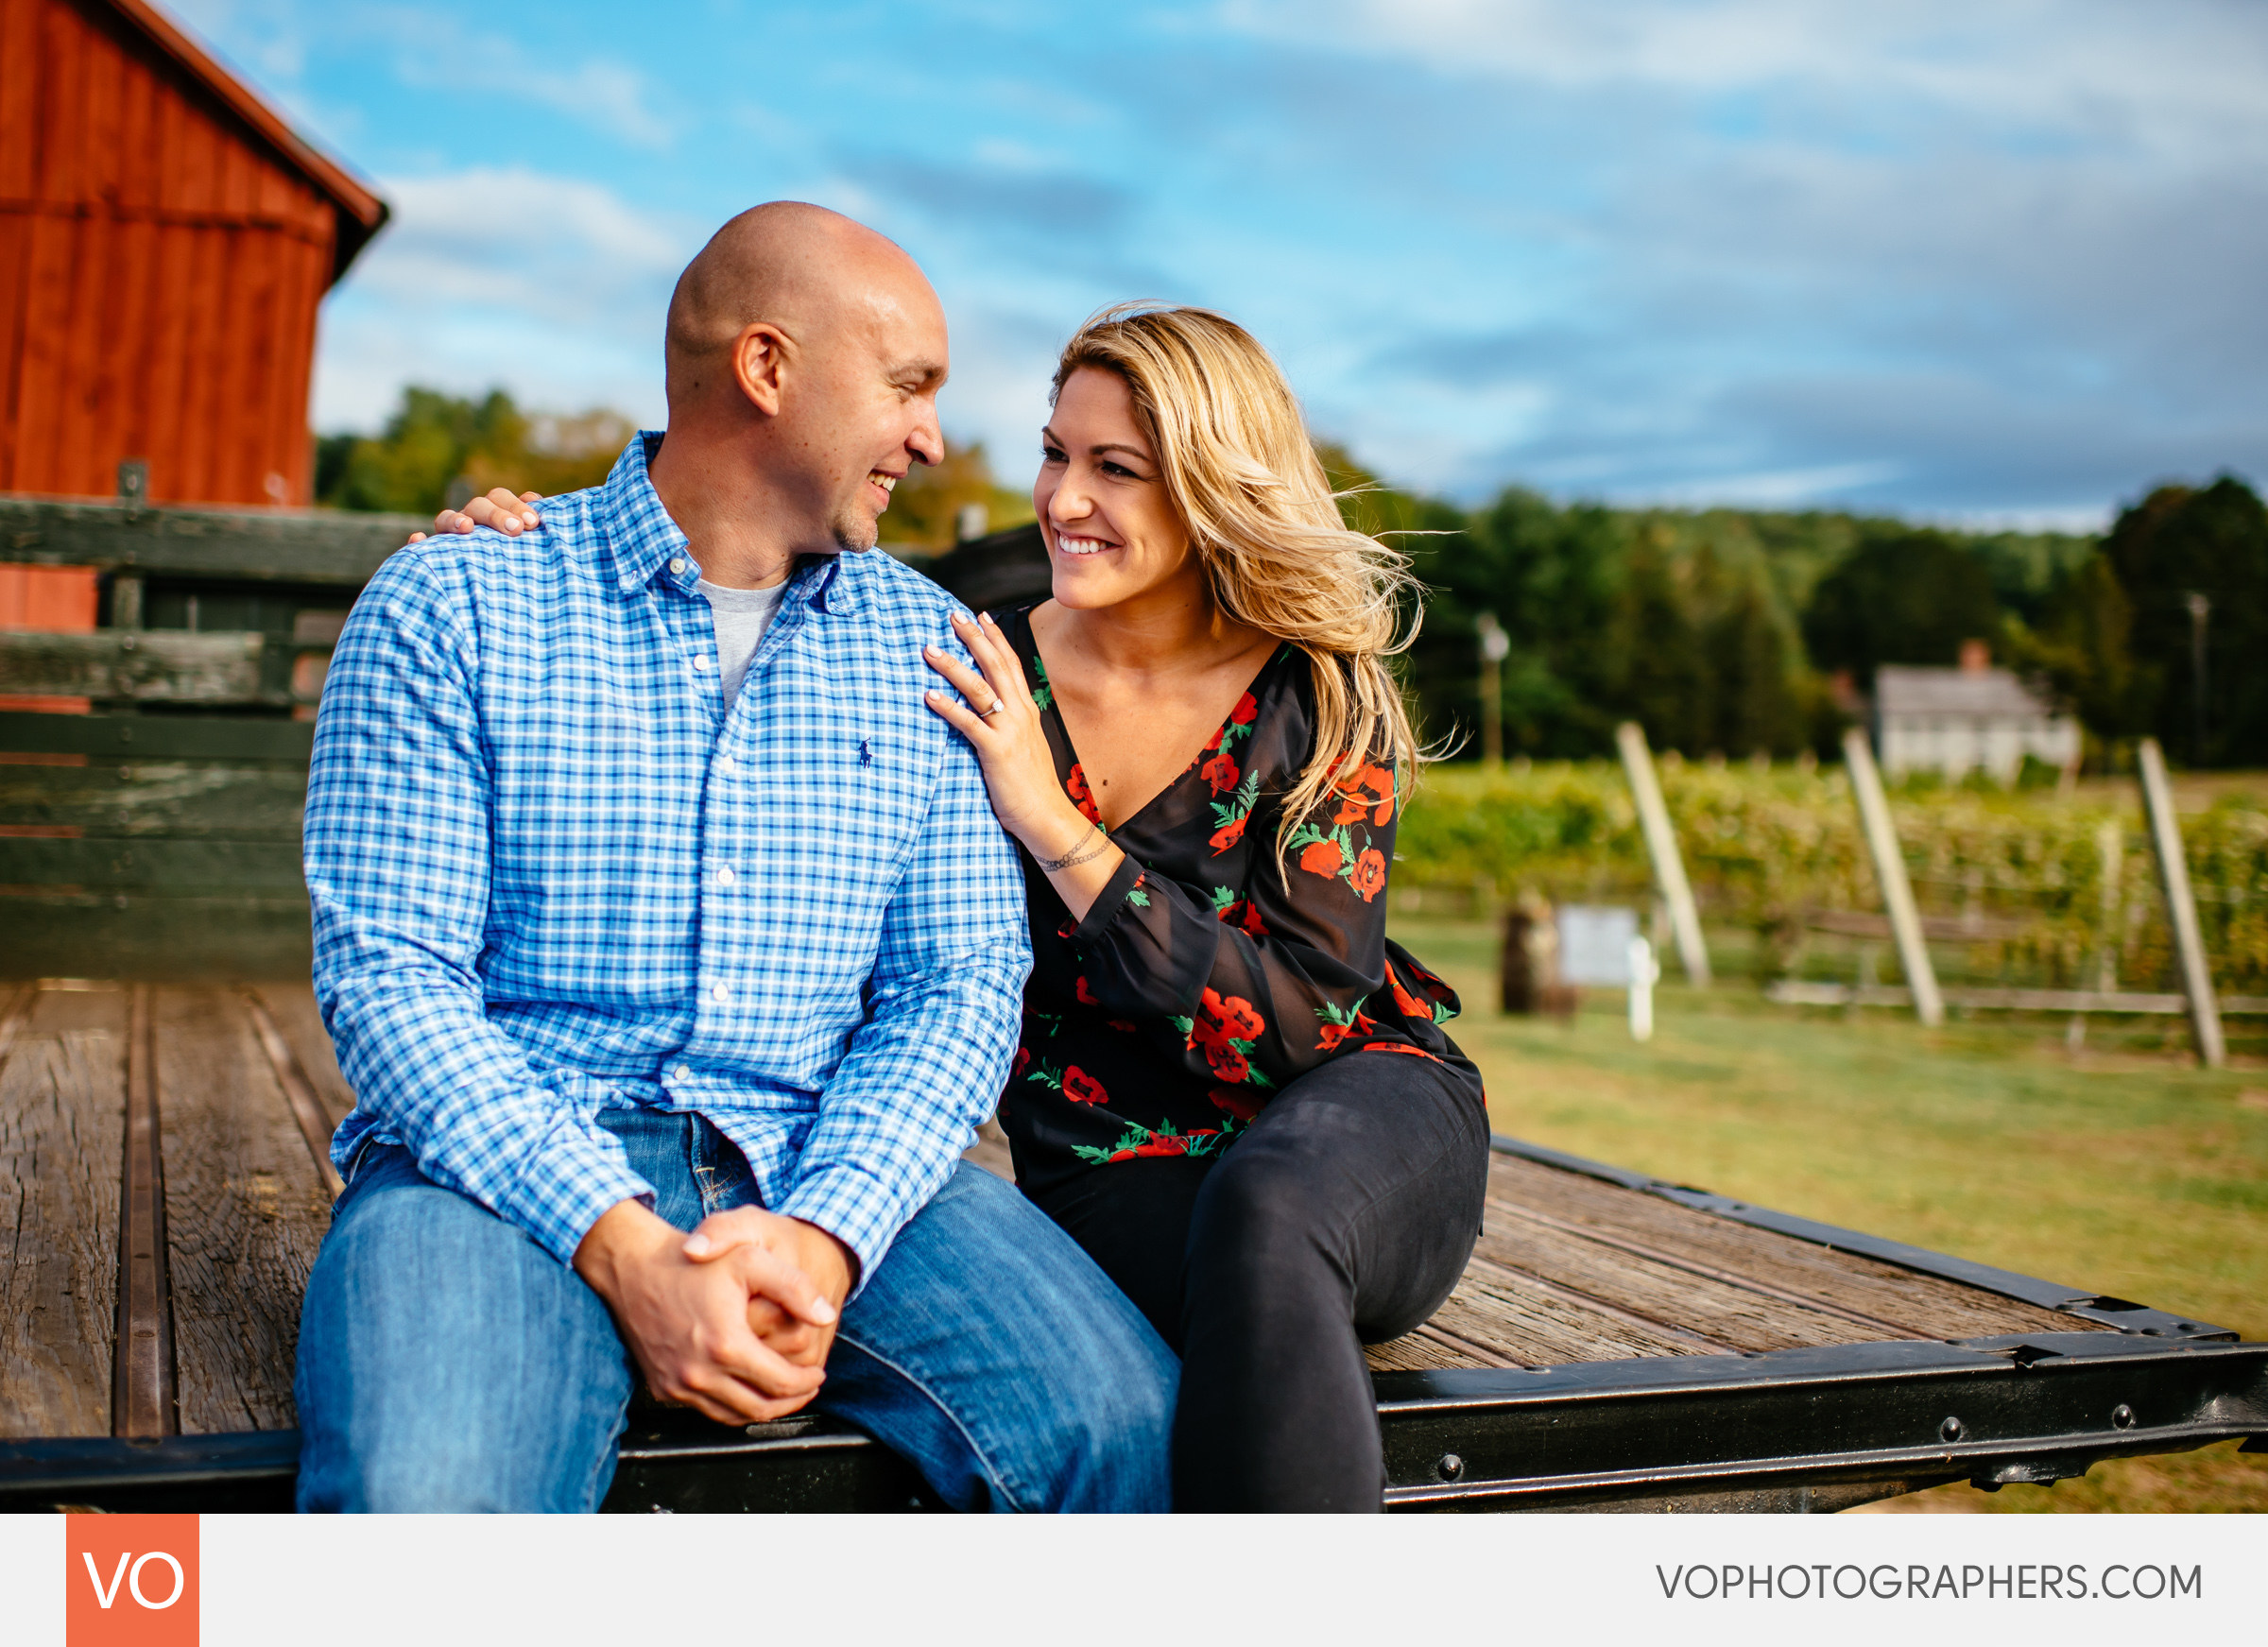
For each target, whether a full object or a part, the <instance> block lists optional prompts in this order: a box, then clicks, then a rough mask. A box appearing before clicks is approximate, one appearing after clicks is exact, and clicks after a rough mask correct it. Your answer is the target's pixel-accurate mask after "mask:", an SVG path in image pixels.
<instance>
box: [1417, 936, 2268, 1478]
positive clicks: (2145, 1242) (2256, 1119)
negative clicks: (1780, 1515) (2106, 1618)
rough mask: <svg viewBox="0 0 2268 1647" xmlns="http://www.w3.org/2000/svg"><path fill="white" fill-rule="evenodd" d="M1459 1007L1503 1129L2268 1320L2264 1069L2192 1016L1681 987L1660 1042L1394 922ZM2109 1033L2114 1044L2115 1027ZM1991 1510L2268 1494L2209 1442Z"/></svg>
mask: <svg viewBox="0 0 2268 1647" xmlns="http://www.w3.org/2000/svg"><path fill="white" fill-rule="evenodd" d="M1394 930H1395V936H1396V937H1397V938H1398V939H1399V940H1400V942H1402V943H1404V944H1406V945H1407V946H1408V947H1409V948H1410V949H1411V951H1412V952H1414V953H1416V954H1417V956H1418V958H1419V959H1421V960H1423V961H1425V962H1426V963H1427V964H1428V965H1430V966H1433V967H1435V969H1438V970H1440V971H1441V972H1442V973H1443V974H1444V975H1445V976H1446V977H1447V978H1448V979H1449V980H1450V982H1451V983H1452V984H1453V985H1454V986H1456V987H1457V989H1458V991H1459V992H1460V993H1461V994H1462V995H1463V997H1464V999H1465V1002H1466V1006H1467V1011H1466V1015H1465V1017H1463V1018H1462V1019H1460V1020H1458V1021H1457V1022H1456V1024H1455V1025H1453V1026H1452V1034H1453V1035H1455V1036H1456V1038H1457V1039H1458V1042H1459V1044H1460V1045H1462V1046H1463V1047H1464V1048H1465V1050H1466V1051H1467V1052H1468V1053H1469V1054H1470V1055H1471V1056H1472V1057H1473V1059H1474V1060H1475V1061H1476V1062H1477V1063H1478V1064H1479V1065H1480V1066H1481V1070H1482V1072H1483V1073H1484V1075H1485V1076H1486V1080H1487V1085H1488V1100H1489V1110H1490V1113H1491V1115H1492V1117H1493V1119H1494V1122H1495V1124H1496V1127H1497V1129H1498V1130H1499V1131H1501V1132H1506V1133H1510V1134H1512V1135H1513V1136H1515V1137H1518V1138H1522V1139H1526V1140H1528V1141H1532V1142H1536V1143H1541V1144H1546V1145H1549V1146H1550V1147H1552V1148H1555V1149H1562V1150H1568V1151H1571V1152H1572V1153H1574V1154H1576V1155H1582V1156H1589V1157H1591V1158H1595V1159H1599V1160H1604V1161H1611V1162H1613V1163H1614V1164H1616V1165H1618V1166H1624V1167H1633V1168H1637V1169H1639V1170H1641V1171H1644V1172H1648V1173H1652V1174H1655V1175H1658V1176H1661V1177H1665V1178H1671V1179H1675V1180H1676V1181H1679V1182H1683V1183H1688V1184H1693V1185H1697V1186H1699V1187H1702V1188H1705V1189H1710V1190H1714V1191H1717V1192H1722V1193H1726V1194H1730V1195H1735V1196H1738V1197H1740V1198H1742V1199H1744V1200H1749V1201H1753V1202H1756V1203H1757V1204H1759V1205H1761V1206H1765V1207H1772V1208H1777V1209H1779V1210H1783V1211H1788V1212H1795V1213H1801V1214H1803V1215H1804V1216H1807V1217H1812V1218H1817V1219H1821V1220H1823V1221H1825V1222H1827V1223H1830V1224H1840V1225H1845V1226H1848V1227H1853V1228H1857V1229H1863V1230H1866V1231H1869V1232H1870V1233H1873V1234H1877V1235H1886V1236H1891V1237H1894V1238H1896V1239H1898V1240H1900V1241H1906V1242H1911V1243H1914V1244H1916V1245H1920V1246H1926V1247H1933V1248H1936V1249H1938V1250H1940V1251H1944V1252H1951V1253H1957V1254H1959V1255H1961V1256H1962V1257H1964V1258H1969V1259H1975V1260H1979V1261H1983V1262H1986V1263H1991V1264H1997V1265H2000V1266H2002V1267H2003V1268H2006V1269H2012V1270H2019V1271H2021V1272H2023V1273H2024V1274H2027V1275H2034V1276H2041V1277H2045V1278H2050V1279H2053V1280H2057V1281H2063V1282H2068V1283H2070V1285H2071V1286H2072V1287H2073V1288H2074V1289H2075V1290H2077V1291H2081V1292H2088V1293H2108V1294H2113V1295H2118V1296H2121V1297H2127V1298H2133V1299H2136V1300H2138V1301H2139V1302H2142V1303H2146V1304H2152V1305H2155V1306H2156V1307H2158V1308H2160V1309H2164V1310H2170V1311H2173V1312H2180V1313H2186V1314H2190V1315H2192V1316H2194V1317H2195V1318H2197V1319H2200V1320H2204V1321H2209V1322H2213V1323H2215V1324H2217V1325H2220V1326H2223V1327H2228V1328H2233V1329H2235V1330H2238V1331H2240V1332H2241V1333H2242V1335H2243V1336H2244V1337H2246V1338H2258V1339H2268V1217H2263V1212H2268V1092H2264V1091H2263V1090H2262V1089H2264V1088H2268V1072H2263V1069H2262V1067H2261V1065H2260V1063H2259V1060H2256V1059H2240V1060H2238V1063H2239V1065H2240V1066H2241V1067H2238V1068H2234V1069H2230V1070H2224V1071H2217V1072H2207V1071H2201V1070H2198V1069H2195V1068H2194V1067H2192V1066H2191V1064H2190V1062H2189V1061H2188V1059H2187V1056H2186V1054H2184V1053H2183V1052H2182V1051H2181V1050H2180V1047H2181V1040H2180V1037H2179V1035H2178V1032H2176V1033H2175V1034H2174V1035H2173V1038H2172V1039H2171V1042H2170V1044H2169V1043H2168V1040H2167V1038H2166V1037H2165V1036H2164V1035H2163V1034H2162V1033H2161V1032H2160V1030H2159V1029H2157V1028H2148V1029H2145V1030H2143V1031H2140V1032H2139V1033H2138V1032H2127V1033H2125V1034H2123V1035H2121V1036H2114V1037H2105V1035H2103V1034H2101V1033H2097V1034H2096V1035H2095V1036H2094V1044H2093V1045H2092V1046H2091V1047H2090V1048H2088V1049H2082V1050H2081V1051H2079V1052H2077V1053H2074V1052H2073V1051H2072V1050H2071V1049H2070V1048H2069V1047H2067V1045H2066V1044H2065V1041H2064V1021H2062V1020H2060V1019H2058V1020H2047V1019H2023V1020H2014V1021H2007V1020H2003V1021H1989V1022H1964V1021H1956V1022H1954V1023H1951V1024H1949V1025H1947V1026H1946V1027H1945V1028H1943V1029H1941V1030H1935V1031H1929V1030H1924V1029H1922V1028H1921V1027H1920V1026H1919V1025H1917V1024H1916V1023H1915V1022H1914V1021H1912V1019H1911V1018H1908V1017H1903V1016H1900V1015H1895V1014H1891V1013H1887V1012H1882V1013H1876V1012H1868V1013H1864V1014H1861V1015H1856V1016H1852V1015H1847V1014H1845V1013H1843V1012H1840V1011H1803V1010H1798V1009H1792V1008H1785V1007H1776V1006H1773V1005H1771V1004H1768V1003H1766V1002H1764V1001H1763V1000H1762V999H1761V997H1760V996H1759V995H1758V994H1757V993H1756V991H1755V990H1754V989H1753V987H1751V986H1745V985H1741V984H1728V985H1722V986H1719V987H1718V988H1716V989H1714V990H1710V991H1707V992H1703V991H1699V990H1693V989H1688V988H1684V987H1681V986H1675V985H1673V986H1666V987H1664V988H1663V989H1661V990H1660V991H1659V992H1658V997H1657V1003H1658V1004H1657V1018H1658V1028H1657V1032H1656V1035H1655V1038H1654V1039H1653V1040H1652V1041H1651V1042H1650V1043H1648V1044H1646V1045H1644V1046H1640V1045H1638V1044H1637V1043H1635V1042H1633V1041H1632V1040H1631V1039H1630V1038H1629V1034H1628V1032H1627V1030H1626V1028H1625V1027H1624V1022H1623V1017H1622V1013H1623V1003H1622V995H1621V993H1620V991H1610V990H1595V991H1589V992H1588V994H1589V1000H1588V1001H1587V1002H1586V1005H1585V1009H1584V1010H1583V1011H1582V1012H1580V1013H1579V1014H1578V1015H1577V1016H1576V1018H1575V1020H1574V1021H1573V1022H1572V1024H1561V1023H1559V1022H1556V1021H1551V1020H1543V1019H1522V1018H1507V1017H1505V1016H1503V1015H1502V1014H1501V1013H1499V1012H1497V1011H1496V1010H1495V1007H1494V1002H1495V995H1496V991H1495V986H1494V977H1495V952H1494V947H1493V934H1492V932H1491V931H1490V929H1489V928H1488V927H1486V926H1485V925H1483V924H1481V923H1478V922H1450V921H1431V920H1418V919H1415V918H1405V919H1398V920H1397V921H1396V923H1395V929H1394ZM2106 1039H2107V1040H2108V1041H2109V1043H2110V1044H2108V1045H2105V1044H2104V1043H2105V1040H2106ZM1956 1491H1957V1492H1958V1493H1962V1494H1967V1496H1968V1497H1969V1498H1971V1499H1974V1500H1975V1501H1976V1502H1977V1504H1978V1505H1979V1506H1980V1507H1989V1508H1993V1509H2021V1508H2029V1507H2038V1508H2047V1509H2119V1508H2173V1507H2197V1508H2204V1507H2216V1508H2246V1509H2268V1458H2263V1457H2261V1456H2260V1455H2258V1454H2252V1455H2246V1456H2245V1457H2243V1458H2242V1459H2240V1458H2238V1457H2237V1456H2236V1455H2235V1454H2234V1453H2233V1451H2231V1450H2229V1449H2227V1448H2218V1449H2213V1450H2208V1451H2207V1452H2203V1453H2199V1454H2195V1455H2193V1456H2192V1457H2191V1458H2189V1459H2186V1460H2155V1461H2141V1460H2138V1461H2131V1462H2126V1463H2119V1464H2110V1465H2104V1466H2099V1467H2097V1468H2096V1470H2095V1472H2094V1474H2093V1475H2092V1476H2090V1477H2089V1478H2088V1481H2087V1482H2085V1483H2069V1484H2065V1485H2064V1486H2063V1487H2061V1488H2059V1489H2056V1490H2054V1491H2053V1492H2051V1491H2050V1490H2049V1489H2046V1488H2038V1487H2033V1488H2014V1487H2012V1488H2008V1489H2005V1490H2004V1491H2002V1492H2001V1493H1999V1494H1996V1495H1993V1496H1992V1497H1990V1498H1986V1497H1985V1496H1984V1495H1983V1494H1977V1493H1973V1492H1970V1490H1969V1489H1967V1488H1961V1489H1940V1492H1941V1493H1952V1492H1956Z"/></svg>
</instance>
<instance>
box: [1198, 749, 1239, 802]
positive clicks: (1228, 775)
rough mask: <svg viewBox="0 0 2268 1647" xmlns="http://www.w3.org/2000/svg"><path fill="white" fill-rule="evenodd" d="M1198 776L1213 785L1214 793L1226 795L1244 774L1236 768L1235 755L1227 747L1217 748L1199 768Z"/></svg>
mask: <svg viewBox="0 0 2268 1647" xmlns="http://www.w3.org/2000/svg"><path fill="white" fill-rule="evenodd" d="M1197 776H1198V777H1200V778H1202V779H1204V780H1205V781H1206V782H1208V783H1210V784H1211V785H1212V792H1213V794H1215V795H1226V794H1228V793H1229V791H1230V790H1231V789H1234V788H1235V787H1236V784H1237V780H1238V779H1240V778H1242V777H1243V776H1244V774H1243V773H1241V772H1239V771H1238V770H1237V769H1236V757H1235V756H1234V755H1231V754H1230V753H1229V751H1228V750H1226V749H1217V750H1215V751H1214V752H1213V756H1212V759H1211V760H1210V761H1208V762H1206V763H1205V764H1204V765H1202V766H1200V767H1198V768H1197Z"/></svg>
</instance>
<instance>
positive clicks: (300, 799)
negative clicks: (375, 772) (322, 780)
mask: <svg viewBox="0 0 2268 1647" xmlns="http://www.w3.org/2000/svg"><path fill="white" fill-rule="evenodd" d="M306 805H307V773H306V769H305V768H304V767H291V766H281V765H267V764H261V765H243V766H236V765H222V764H219V763H190V762H182V761H134V762H122V761H103V762H101V763H88V764H79V765H70V766H62V765H56V766H48V765H32V764H30V763H25V762H0V830H7V831H9V832H31V831H54V832H57V833H58V834H60V835H65V836H66V837H67V836H69V835H78V836H89V837H116V836H161V837H171V838H211V837H220V838H225V839H230V840H238V841H280V842H283V843H285V844H287V845H289V846H290V847H291V848H293V849H295V850H296V849H297V848H298V846H299V843H300V823H301V815H302V814H303V813H304V812H305V811H306Z"/></svg>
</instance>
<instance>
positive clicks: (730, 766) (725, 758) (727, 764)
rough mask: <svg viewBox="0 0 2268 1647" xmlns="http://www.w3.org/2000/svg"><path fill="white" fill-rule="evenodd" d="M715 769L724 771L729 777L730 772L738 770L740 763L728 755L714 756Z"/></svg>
mask: <svg viewBox="0 0 2268 1647" xmlns="http://www.w3.org/2000/svg"><path fill="white" fill-rule="evenodd" d="M716 769H717V770H718V771H719V772H722V773H724V774H725V775H726V776H727V777H730V775H731V774H733V773H735V772H737V771H739V770H740V763H739V762H737V761H735V760H733V759H732V757H731V756H730V755H719V756H718V757H717V758H716Z"/></svg>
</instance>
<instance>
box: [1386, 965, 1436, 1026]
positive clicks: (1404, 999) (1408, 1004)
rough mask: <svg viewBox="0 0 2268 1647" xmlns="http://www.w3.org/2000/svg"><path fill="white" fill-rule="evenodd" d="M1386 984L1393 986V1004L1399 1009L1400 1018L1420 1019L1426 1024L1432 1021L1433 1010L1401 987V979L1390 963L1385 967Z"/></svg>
mask: <svg viewBox="0 0 2268 1647" xmlns="http://www.w3.org/2000/svg"><path fill="white" fill-rule="evenodd" d="M1386 982H1387V983H1389V984H1391V985H1393V986H1394V1004H1395V1005H1396V1006H1398V1007H1400V1009H1401V1015H1402V1017H1404V1018H1422V1019H1424V1020H1425V1021H1426V1022H1428V1023H1431V1022H1433V1021H1434V1009H1433V1008H1432V1007H1431V1006H1429V1005H1427V1004H1425V1003H1424V1002H1422V1001H1420V1000H1418V999H1417V996H1415V995H1413V994H1411V993H1410V992H1409V991H1408V990H1407V989H1404V988H1403V987H1402V986H1401V978H1400V975H1399V974H1398V973H1396V971H1395V970H1394V968H1393V965H1392V963H1388V964H1387V967H1386Z"/></svg>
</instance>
